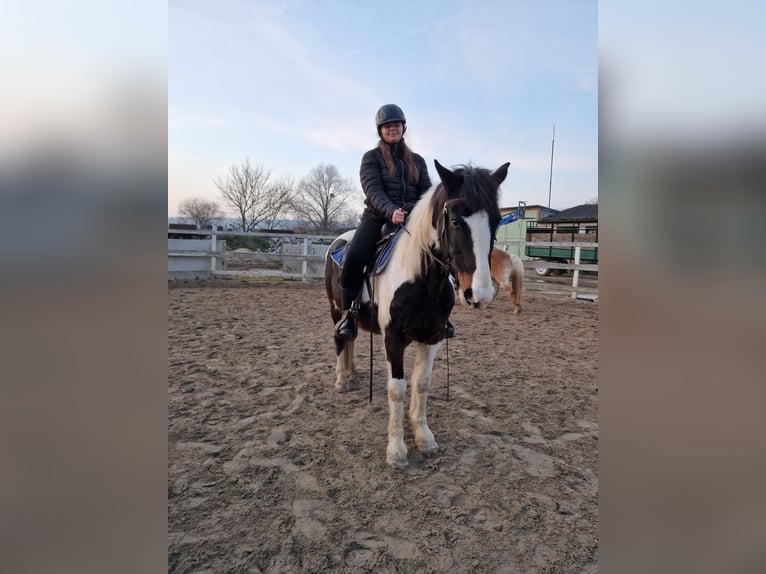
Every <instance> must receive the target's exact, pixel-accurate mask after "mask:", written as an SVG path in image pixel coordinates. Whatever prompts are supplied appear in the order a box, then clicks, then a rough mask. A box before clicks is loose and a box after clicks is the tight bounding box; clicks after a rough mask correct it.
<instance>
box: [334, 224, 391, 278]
mask: <svg viewBox="0 0 766 574" xmlns="http://www.w3.org/2000/svg"><path fill="white" fill-rule="evenodd" d="M403 229H404V226H398V225H394V224H392V223H386V224H385V225H384V226H383V228H382V229H381V239H380V240H379V241H378V242H377V243H376V247H375V255H374V257H373V259H372V261H370V263H368V264H367V267H366V269H365V273H364V274H365V277H372V276H373V275H378V274H379V273H381V272H382V271H383V269H385V268H386V265H387V264H388V262H389V260H390V259H391V253H393V251H394V245H396V242H397V240H398V239H399V236H400V235H401V234H402V230H403ZM352 241H353V240H352ZM350 245H351V242H350V241H349V242H348V243H346V244H345V245H344V246H342V247H339V248H338V249H336V250H335V251H333V252H332V253H330V258H331V259H332V260H333V261H334V262H335V263H336V264H337V265H338V266H339V267H343V263H344V262H345V261H346V253H348V248H349V246H350Z"/></svg>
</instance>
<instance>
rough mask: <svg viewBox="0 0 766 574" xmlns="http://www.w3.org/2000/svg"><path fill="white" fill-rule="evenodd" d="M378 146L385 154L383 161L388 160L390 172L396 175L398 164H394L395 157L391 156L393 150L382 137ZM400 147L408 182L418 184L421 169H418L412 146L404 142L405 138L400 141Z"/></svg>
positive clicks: (387, 165)
mask: <svg viewBox="0 0 766 574" xmlns="http://www.w3.org/2000/svg"><path fill="white" fill-rule="evenodd" d="M378 147H379V148H380V152H381V153H382V154H383V161H385V162H386V167H387V168H388V173H389V174H391V175H396V164H394V158H393V157H391V150H390V149H389V146H388V144H387V143H386V142H384V141H383V139H380V140H378ZM399 147H401V150H402V160H403V161H404V170H405V172H406V175H407V183H411V184H413V185H416V184H417V183H418V182H419V181H420V170H418V166H417V164H416V163H415V158H414V157H413V155H412V152H411V151H410V148H408V147H407V144H406V143H404V138H402V139H401V140H400V141H399Z"/></svg>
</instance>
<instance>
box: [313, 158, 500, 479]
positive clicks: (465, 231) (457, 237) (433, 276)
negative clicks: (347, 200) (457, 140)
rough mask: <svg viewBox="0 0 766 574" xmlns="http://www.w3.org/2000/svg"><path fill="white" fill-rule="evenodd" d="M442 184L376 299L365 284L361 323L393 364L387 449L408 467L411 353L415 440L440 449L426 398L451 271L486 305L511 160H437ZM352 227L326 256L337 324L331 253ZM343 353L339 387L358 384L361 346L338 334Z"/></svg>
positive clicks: (470, 301) (413, 223)
mask: <svg viewBox="0 0 766 574" xmlns="http://www.w3.org/2000/svg"><path fill="white" fill-rule="evenodd" d="M434 164H435V165H436V171H437V172H438V173H439V178H440V180H441V182H440V183H439V184H438V185H436V186H435V187H433V188H431V189H430V190H429V191H428V192H426V193H425V194H424V195H423V197H421V199H420V200H419V201H418V202H417V203H416V204H415V206H414V207H413V209H412V211H411V212H410V214H409V217H408V219H407V222H406V224H405V232H404V233H402V234H400V235H401V237H400V238H399V239H398V241H397V242H396V244H395V245H394V247H393V251H392V253H391V259H390V261H389V262H388V264H387V265H386V267H385V268H384V269H383V271H382V272H380V273H379V274H377V275H375V276H374V278H373V282H372V291H373V295H374V304H373V305H370V294H369V293H368V292H367V289H366V288H365V287H363V293H362V308H361V309H360V311H359V318H358V321H357V324H358V326H359V327H360V328H361V329H364V330H367V331H370V330H372V331H373V332H374V333H379V334H380V333H382V335H383V346H384V348H385V356H386V361H387V362H388V405H389V422H388V447H387V449H386V460H387V462H388V463H389V464H390V465H392V466H400V467H401V466H406V465H407V447H406V446H405V443H404V429H403V420H404V401H405V398H406V395H407V381H406V379H405V377H404V350H405V348H406V347H407V346H409V345H410V344H413V345H414V346H415V352H416V357H415V366H414V370H413V372H412V375H411V380H412V392H411V399H410V407H409V418H410V423H411V425H412V430H413V433H414V435H415V444H416V445H417V446H418V448H419V449H420V450H421V451H422V452H425V453H429V452H433V451H434V450H436V448H437V444H436V441H435V440H434V435H433V433H432V432H431V430H430V429H429V428H428V423H427V421H426V400H427V396H428V388H429V385H430V383H431V372H432V369H433V362H434V357H435V355H436V352H437V351H438V350H439V348H440V347H441V343H442V340H443V338H444V335H445V329H444V326H445V324H446V322H447V318H448V317H449V315H450V312H451V310H452V307H453V305H454V303H455V293H454V290H453V288H452V285H451V283H450V280H449V275H450V273H454V274H455V275H457V276H459V277H460V285H461V287H460V289H461V291H460V299H461V301H463V302H464V303H466V304H467V305H469V306H470V307H473V308H477V309H481V308H485V307H486V306H487V304H488V303H489V302H490V301H491V300H492V297H493V296H494V292H495V290H494V286H493V285H492V277H491V274H490V264H489V261H490V253H491V252H492V248H493V245H494V241H495V229H496V228H497V225H498V223H499V221H500V209H499V208H498V190H499V187H500V184H501V183H502V182H503V181H504V180H505V177H506V175H507V173H508V166H509V165H510V164H509V163H505V164H503V165H501V166H500V167H499V168H498V169H497V170H496V171H495V172H494V173H493V172H490V171H489V170H487V169H483V168H478V167H472V166H461V167H459V168H457V169H455V170H454V171H452V170H449V169H447V168H445V167H443V166H442V165H441V164H440V163H439V162H438V161H434ZM352 238H353V231H351V232H347V233H345V234H343V235H341V236H340V237H338V238H336V239H335V241H333V243H332V245H331V246H330V248H329V249H328V251H327V253H328V255H327V256H326V259H325V274H324V276H325V287H326V289H327V297H328V299H329V300H330V315H331V317H332V321H333V324H334V323H336V322H337V321H339V320H340V318H341V315H342V310H341V298H340V267H339V266H338V265H337V264H336V263H335V262H334V261H333V260H332V258H331V257H330V256H329V254H330V253H332V252H334V251H335V250H336V249H338V248H339V247H341V246H343V245H344V244H345V243H347V242H348V241H350V240H352ZM335 349H336V354H337V362H336V368H335V370H336V380H335V387H336V389H337V390H339V391H347V390H349V389H350V388H351V383H352V377H353V373H354V360H353V352H354V343H353V342H348V341H345V340H344V339H341V338H339V337H335Z"/></svg>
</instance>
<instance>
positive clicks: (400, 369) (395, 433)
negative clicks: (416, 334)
mask: <svg viewBox="0 0 766 574" xmlns="http://www.w3.org/2000/svg"><path fill="white" fill-rule="evenodd" d="M385 347H386V359H387V360H388V447H387V448H386V462H388V464H390V465H391V466H399V467H404V466H407V446H406V445H405V444H404V398H405V397H406V395H407V381H406V380H405V379H404V345H402V344H401V343H400V342H398V341H394V340H393V339H392V338H391V337H386V339H385Z"/></svg>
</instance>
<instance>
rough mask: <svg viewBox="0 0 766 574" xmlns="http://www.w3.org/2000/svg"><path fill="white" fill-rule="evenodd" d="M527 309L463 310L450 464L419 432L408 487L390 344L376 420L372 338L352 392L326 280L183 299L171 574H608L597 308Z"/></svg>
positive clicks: (437, 400) (175, 332) (443, 415)
mask: <svg viewBox="0 0 766 574" xmlns="http://www.w3.org/2000/svg"><path fill="white" fill-rule="evenodd" d="M522 309H523V310H522V313H521V314H520V315H512V314H511V312H510V305H509V303H508V300H507V299H506V298H505V295H504V294H502V293H501V294H500V295H498V297H497V298H496V299H495V301H494V302H493V303H492V305H491V306H490V308H489V309H487V310H486V311H476V310H471V309H468V308H464V307H455V309H454V311H453V313H452V322H453V323H454V324H455V328H456V331H457V336H456V337H455V338H454V339H451V340H450V341H449V345H448V347H447V345H443V346H442V348H441V349H440V351H439V353H438V354H437V357H436V362H435V364H434V372H433V380H432V386H431V393H430V395H429V400H428V415H429V426H430V428H431V430H432V431H433V433H434V436H435V438H436V441H437V442H438V444H439V449H438V450H437V452H436V453H435V454H432V455H430V456H427V457H426V456H423V455H421V454H420V453H419V452H418V450H417V447H416V446H415V444H414V442H413V439H412V432H411V430H410V429H409V427H408V425H406V426H405V439H406V442H407V447H408V449H409V461H410V466H409V467H408V468H406V469H404V470H397V469H392V468H390V467H389V466H388V465H387V464H386V440H387V438H386V437H387V423H388V403H387V398H386V366H385V362H384V359H383V350H382V347H381V346H380V343H381V341H380V338H379V337H375V341H374V345H375V347H374V350H373V361H374V364H373V380H374V383H373V399H372V403H371V404H370V402H369V400H368V394H369V388H368V385H369V364H370V337H369V334H368V333H364V332H362V333H360V336H359V338H358V339H357V344H356V354H357V360H356V367H357V371H358V382H359V388H358V389H356V390H353V391H351V392H349V393H344V394H339V393H337V392H336V391H335V390H334V386H333V385H334V381H335V375H334V369H335V352H334V343H333V339H332V323H331V320H330V314H329V306H328V303H327V299H326V296H325V294H324V288H323V286H322V285H321V284H320V283H301V282H255V281H241V280H240V281H237V280H225V281H224V280H218V281H207V282H169V283H168V324H169V334H168V339H169V341H168V347H169V359H168V369H169V379H168V459H169V467H168V571H169V572H174V573H176V572H177V573H187V572H189V573H191V572H197V573H202V572H206V573H207V572H210V573H229V572H242V573H258V572H261V573H288V572H380V573H387V572H412V573H424V572H450V573H460V572H466V573H469V572H470V573H474V572H493V573H494V572H498V573H502V572H507V573H512V572H513V573H521V572H523V573H553V572H563V573H582V574H586V573H587V574H592V573H595V572H596V571H597V566H598V506H597V499H598V419H597V416H598V387H597V378H598V366H597V365H598V304H597V303H592V302H589V301H575V300H572V299H568V298H564V297H561V296H550V295H543V294H537V293H529V294H528V293H525V294H524V301H523V305H522ZM447 351H449V355H448V353H447ZM413 355H414V353H412V351H411V350H408V353H407V355H406V361H405V368H406V370H405V374H406V376H409V374H410V373H411V362H412V358H413ZM447 358H449V361H447ZM448 367H449V397H448V394H447V393H448V385H447V381H448V379H447V372H448ZM405 404H409V397H408V399H407V402H406V403H405Z"/></svg>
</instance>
